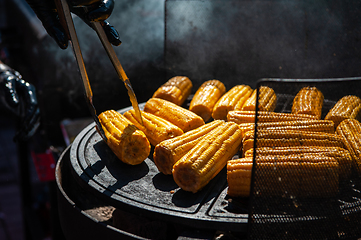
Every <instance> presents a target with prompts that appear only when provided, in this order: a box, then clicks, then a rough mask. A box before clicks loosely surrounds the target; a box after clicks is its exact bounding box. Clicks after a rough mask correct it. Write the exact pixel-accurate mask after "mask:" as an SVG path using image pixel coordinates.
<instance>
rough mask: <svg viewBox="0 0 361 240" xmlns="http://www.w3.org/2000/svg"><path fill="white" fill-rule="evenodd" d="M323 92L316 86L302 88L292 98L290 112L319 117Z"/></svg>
mask: <svg viewBox="0 0 361 240" xmlns="http://www.w3.org/2000/svg"><path fill="white" fill-rule="evenodd" d="M323 98H324V97H323V94H322V92H321V91H320V90H318V89H317V88H316V87H304V88H302V89H301V90H300V91H299V92H298V93H297V95H296V97H295V98H294V99H293V103H292V113H296V114H300V113H301V114H310V115H313V116H315V117H316V118H317V119H321V114H322V106H323Z"/></svg>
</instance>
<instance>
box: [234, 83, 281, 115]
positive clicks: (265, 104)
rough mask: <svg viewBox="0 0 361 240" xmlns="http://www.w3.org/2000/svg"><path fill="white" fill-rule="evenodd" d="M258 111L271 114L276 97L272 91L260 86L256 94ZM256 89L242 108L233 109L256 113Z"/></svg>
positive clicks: (274, 106)
mask: <svg viewBox="0 0 361 240" xmlns="http://www.w3.org/2000/svg"><path fill="white" fill-rule="evenodd" d="M258 95H259V96H258V110H259V111H267V112H273V111H274V110H275V108H276V104H277V96H276V93H275V92H274V90H273V89H272V88H270V87H267V86H261V87H260V88H259V94H258ZM256 101H257V89H256V90H254V91H253V93H252V95H251V96H250V97H249V98H248V99H247V101H246V102H245V103H244V105H243V106H241V107H240V106H238V105H236V107H235V108H234V109H235V110H242V111H256Z"/></svg>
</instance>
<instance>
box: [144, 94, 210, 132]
mask: <svg viewBox="0 0 361 240" xmlns="http://www.w3.org/2000/svg"><path fill="white" fill-rule="evenodd" d="M144 112H149V113H152V114H154V115H156V116H158V117H160V118H163V119H165V120H167V121H169V122H171V123H173V124H174V125H176V126H178V127H179V128H180V129H182V130H183V132H188V131H190V130H192V129H195V128H197V127H200V126H202V125H204V121H203V119H202V118H201V117H200V116H198V115H197V114H195V113H194V112H192V111H189V110H188V109H185V108H183V107H181V106H178V105H176V104H174V103H171V102H169V101H167V100H164V99H160V98H151V99H149V100H148V101H147V102H146V103H145V105H144Z"/></svg>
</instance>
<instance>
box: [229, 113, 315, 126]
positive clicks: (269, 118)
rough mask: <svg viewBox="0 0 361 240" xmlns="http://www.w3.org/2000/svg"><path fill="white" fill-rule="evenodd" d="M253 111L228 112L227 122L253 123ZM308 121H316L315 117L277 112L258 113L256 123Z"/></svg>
mask: <svg viewBox="0 0 361 240" xmlns="http://www.w3.org/2000/svg"><path fill="white" fill-rule="evenodd" d="M255 117H256V115H255V112H254V111H237V110H234V111H229V112H228V114H227V121H231V122H235V123H238V124H241V123H254V122H255ZM308 119H316V117H315V116H312V115H308V114H291V113H279V112H258V115H257V122H283V121H302V120H308Z"/></svg>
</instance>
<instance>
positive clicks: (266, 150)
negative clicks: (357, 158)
mask: <svg viewBox="0 0 361 240" xmlns="http://www.w3.org/2000/svg"><path fill="white" fill-rule="evenodd" d="M253 150H254V149H253V148H252V149H249V150H248V151H247V152H245V154H244V157H253ZM256 153H257V156H275V155H281V156H285V155H295V154H308V153H312V154H320V155H325V156H328V157H333V158H335V159H336V160H337V162H338V164H339V174H340V179H342V180H344V179H348V178H349V177H350V175H351V167H352V165H351V164H352V157H351V155H350V152H349V151H348V150H346V149H344V148H340V147H318V146H299V147H260V148H257V149H256Z"/></svg>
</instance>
